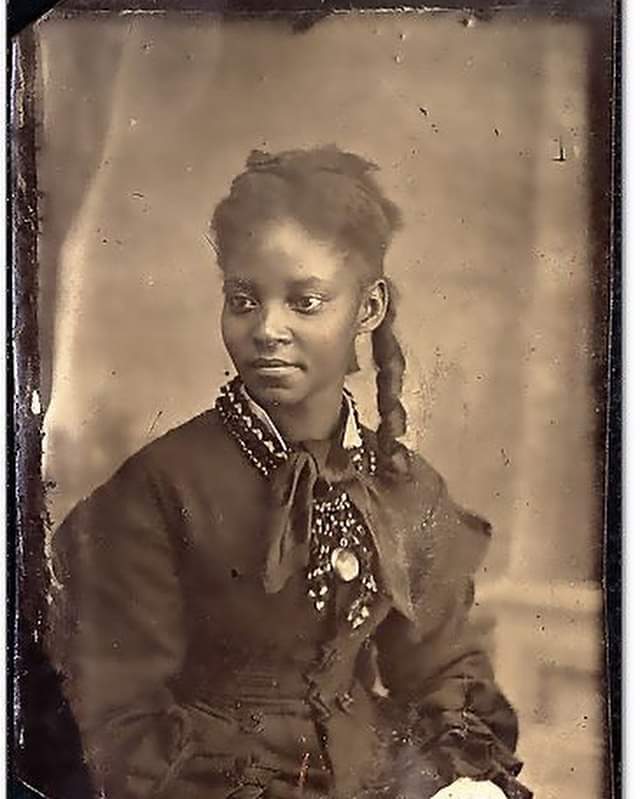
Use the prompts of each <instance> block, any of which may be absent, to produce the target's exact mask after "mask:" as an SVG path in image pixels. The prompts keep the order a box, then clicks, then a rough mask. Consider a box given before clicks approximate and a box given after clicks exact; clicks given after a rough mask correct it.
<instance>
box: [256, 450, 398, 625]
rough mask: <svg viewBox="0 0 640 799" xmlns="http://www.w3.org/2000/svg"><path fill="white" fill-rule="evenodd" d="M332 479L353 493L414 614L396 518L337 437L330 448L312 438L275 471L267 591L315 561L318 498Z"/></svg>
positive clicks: (384, 564) (392, 586)
mask: <svg viewBox="0 0 640 799" xmlns="http://www.w3.org/2000/svg"><path fill="white" fill-rule="evenodd" d="M328 484H332V485H334V486H339V487H340V489H341V490H344V491H346V492H347V493H348V494H349V498H350V499H351V501H352V502H353V504H354V506H355V507H356V508H357V509H358V511H360V514H361V515H362V518H363V520H364V521H365V523H366V524H367V527H368V528H369V532H370V535H371V538H372V542H373V544H374V547H375V549H376V551H377V553H378V555H379V568H380V573H381V577H382V580H383V584H384V585H385V587H386V590H387V591H388V592H389V593H390V594H391V596H393V597H394V599H395V600H396V605H397V606H398V607H399V608H400V609H401V610H402V611H403V612H404V613H405V615H407V616H408V617H410V618H411V617H412V615H413V613H412V611H413V608H412V607H411V600H410V598H409V590H408V582H407V574H406V571H405V568H404V564H403V563H402V560H401V559H400V560H399V559H398V554H399V551H398V543H399V542H398V541H397V540H396V536H395V535H394V532H395V530H394V527H395V525H394V524H393V521H392V520H391V518H389V516H388V514H387V513H386V511H385V505H386V504H387V503H386V502H385V500H384V497H382V496H379V490H378V488H377V486H376V484H375V481H374V480H373V479H372V478H371V477H370V476H369V475H368V474H367V473H366V472H364V473H363V472H360V471H358V470H357V469H356V468H355V466H354V463H353V460H352V459H351V457H350V455H349V453H348V452H346V451H345V450H344V449H342V447H340V446H339V445H336V444H335V443H334V444H333V445H332V446H331V447H330V449H329V451H328V452H327V448H326V442H325V446H323V443H320V442H310V443H307V444H306V445H305V448H304V449H300V450H298V451H296V452H294V453H292V454H291V455H290V456H289V458H288V459H287V460H286V462H284V463H283V464H281V465H280V466H279V467H278V469H277V470H276V471H275V472H274V474H273V476H272V507H271V513H270V518H269V521H268V526H267V538H268V549H267V558H266V563H265V571H264V575H263V583H264V586H265V590H266V591H267V593H277V592H278V591H280V590H281V589H282V588H283V587H284V586H285V585H286V583H287V581H288V579H289V578H290V577H291V576H292V575H293V574H294V573H295V572H297V571H300V570H301V569H304V568H306V567H307V566H308V565H309V561H310V547H311V533H312V523H313V502H314V500H317V499H320V498H321V492H322V490H323V488H324V487H325V486H327V485H328Z"/></svg>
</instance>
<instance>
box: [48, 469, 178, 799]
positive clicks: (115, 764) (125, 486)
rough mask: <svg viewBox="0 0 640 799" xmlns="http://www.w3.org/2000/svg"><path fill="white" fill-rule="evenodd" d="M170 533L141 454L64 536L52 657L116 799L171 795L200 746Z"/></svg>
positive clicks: (57, 566)
mask: <svg viewBox="0 0 640 799" xmlns="http://www.w3.org/2000/svg"><path fill="white" fill-rule="evenodd" d="M168 526H169V525H168V519H167V513H166V512H165V509H164V508H163V499H162V496H161V492H160V491H159V489H158V486H157V485H156V484H155V483H154V480H153V479H152V478H151V476H150V473H149V470H148V469H147V468H146V467H145V465H144V463H142V462H141V459H140V457H139V456H134V458H132V459H131V460H129V461H128V462H127V463H125V465H124V466H123V467H121V469H120V470H119V471H118V472H117V473H116V475H115V476H114V477H113V478H111V480H110V481H109V482H108V483H106V484H105V485H104V486H102V487H101V488H99V489H98V490H97V491H96V492H95V493H94V494H93V495H92V496H91V497H90V498H89V499H87V500H85V501H83V502H82V503H80V504H79V505H78V506H77V507H76V508H75V509H74V510H73V511H72V513H71V514H70V515H69V516H68V517H67V519H66V520H65V521H64V522H63V524H62V525H61V527H60V528H59V529H58V530H57V531H56V533H55V534H54V536H53V543H52V550H53V551H52V559H53V571H54V574H55V577H56V581H57V586H56V587H55V588H54V589H53V593H52V603H51V615H50V623H49V633H48V634H49V642H48V643H49V651H50V654H51V657H52V660H53V662H54V664H55V666H56V667H57V668H58V669H59V671H60V672H61V674H62V677H63V680H64V685H65V692H66V694H67V696H68V698H69V701H70V703H71V707H72V709H73V712H74V716H75V719H76V722H77V724H78V728H79V731H80V735H81V738H82V742H83V748H84V751H85V759H86V760H87V762H88V765H89V767H90V770H91V772H92V775H93V779H94V782H95V787H96V793H97V794H99V795H104V796H106V797H114V799H116V797H117V799H143V797H144V798H145V799H147V797H156V796H160V795H164V794H165V793H166V790H167V789H168V787H169V786H170V783H171V781H172V779H173V776H174V775H175V774H176V773H177V772H178V770H179V768H180V763H181V761H182V760H183V759H184V758H185V756H186V755H187V753H188V749H189V737H190V735H189V726H190V725H189V715H188V713H187V712H186V710H185V709H184V708H182V707H180V706H179V705H178V704H177V703H176V701H175V699H174V697H173V695H172V692H171V689H170V684H171V678H172V677H173V676H174V675H175V674H176V673H177V672H178V671H179V669H180V666H181V664H182V660H183V656H184V653H185V627H184V623H183V607H182V598H181V591H180V586H179V580H178V575H177V569H176V557H175V553H174V551H173V549H172V542H171V539H170V536H169V531H168ZM101 792H103V793H101Z"/></svg>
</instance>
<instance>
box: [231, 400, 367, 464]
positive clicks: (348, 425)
mask: <svg viewBox="0 0 640 799" xmlns="http://www.w3.org/2000/svg"><path fill="white" fill-rule="evenodd" d="M240 391H241V393H242V396H243V397H244V398H245V399H246V401H247V402H248V404H249V407H250V408H251V411H252V412H253V413H254V414H255V415H256V416H257V417H258V418H259V419H260V421H261V422H262V423H263V424H264V425H265V426H266V428H267V429H268V430H269V431H270V432H271V434H272V435H273V437H274V438H275V439H276V441H278V443H279V444H280V445H281V446H282V448H283V449H287V443H286V441H285V438H284V436H283V435H282V434H281V433H280V431H279V430H278V427H277V425H276V423H275V422H274V421H273V419H272V418H271V417H270V416H269V414H268V413H267V411H266V410H265V409H264V408H263V407H262V405H260V404H258V403H257V402H256V401H255V400H254V399H253V397H252V396H251V395H250V394H249V392H248V391H247V389H246V388H245V386H244V385H242V386H241V388H240ZM342 401H343V407H344V408H346V420H345V422H344V424H343V425H342V437H341V439H340V446H341V447H342V449H344V450H347V451H349V450H354V449H358V447H361V446H362V444H363V441H362V436H361V435H360V429H359V425H358V419H357V415H356V408H355V403H354V401H353V399H352V397H351V395H350V394H349V393H348V392H347V391H343V392H342ZM306 443H307V444H308V442H306ZM312 446H313V445H312Z"/></svg>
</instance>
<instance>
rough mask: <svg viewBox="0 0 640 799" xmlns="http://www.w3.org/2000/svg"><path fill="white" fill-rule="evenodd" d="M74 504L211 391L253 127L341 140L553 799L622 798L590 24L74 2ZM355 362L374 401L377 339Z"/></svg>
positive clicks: (65, 425)
mask: <svg viewBox="0 0 640 799" xmlns="http://www.w3.org/2000/svg"><path fill="white" fill-rule="evenodd" d="M37 31H38V39H39V67H40V69H39V81H40V89H41V92H42V98H43V99H42V104H41V106H42V126H41V128H40V142H39V146H40V150H39V159H40V160H39V175H38V179H39V184H40V186H39V188H40V190H41V191H42V193H43V196H42V209H43V222H42V231H43V233H42V237H41V241H40V290H41V291H40V294H41V296H40V300H41V304H40V320H41V349H42V367H43V368H42V384H41V391H40V395H39V396H38V397H35V396H34V412H39V413H42V414H44V426H45V431H46V437H45V440H44V458H43V470H44V474H45V477H46V479H47V480H49V481H51V483H52V486H51V488H50V491H49V508H50V513H51V516H52V520H53V523H54V524H55V523H56V522H57V521H59V520H60V519H61V518H62V517H63V515H64V514H65V513H66V512H67V510H68V509H69V508H70V507H71V505H72V504H73V503H74V502H75V501H76V500H77V499H79V498H80V497H81V496H83V495H85V494H87V493H88V492H89V491H90V490H91V489H92V488H94V487H95V486H96V485H97V484H98V483H100V482H101V481H103V480H104V479H106V478H107V477H108V476H109V474H110V473H111V472H112V471H113V469H114V468H115V467H116V466H117V465H118V464H119V463H120V462H121V461H122V460H123V459H124V458H125V457H126V456H127V455H129V454H130V453H132V452H133V451H135V450H136V449H138V448H139V447H141V446H142V445H144V444H145V443H146V442H148V441H149V440H151V439H152V438H154V437H156V436H158V435H160V434H162V433H163V432H164V431H166V430H167V429H169V428H171V427H173V426H175V425H176V424H178V423H180V422H181V421H183V420H186V419H187V418H189V417H190V416H192V415H194V414H196V413H198V412H199V411H201V410H202V409H204V408H206V407H207V406H209V405H211V403H212V402H213V399H214V397H215V394H216V391H217V387H218V385H219V384H220V383H221V382H222V381H224V380H225V377H224V371H225V369H227V368H229V362H228V359H227V357H226V355H225V353H224V351H223V347H222V342H221V339H220V335H219V331H218V315H219V310H220V298H219V275H218V273H217V268H216V264H215V260H214V257H213V253H212V251H211V248H210V246H209V244H208V242H207V240H206V238H205V235H204V234H205V231H206V229H207V225H208V220H209V217H210V215H211V212H212V209H213V207H214V206H215V204H216V202H217V201H218V200H219V199H220V198H221V197H222V196H223V194H225V193H226V191H227V188H228V185H229V183H230V180H231V179H232V177H233V176H234V175H235V174H236V173H237V172H238V171H239V170H240V169H241V168H242V166H243V163H244V159H245V157H246V155H247V153H248V152H249V150H251V149H252V148H254V147H258V148H264V149H270V150H274V151H275V150H279V149H282V148H288V147H299V146H311V145H315V144H324V143H331V142H335V143H337V144H338V145H339V146H340V147H342V148H346V149H352V150H354V151H355V152H357V153H360V154H362V155H365V156H368V157H370V158H372V159H373V160H375V161H376V162H378V163H379V165H380V167H381V171H380V180H381V183H382V184H383V186H384V187H385V189H386V190H387V192H388V193H389V195H391V196H392V197H393V198H394V199H395V200H396V202H397V203H398V204H399V205H400V206H401V207H402V209H403V211H404V216H405V222H406V224H405V229H404V231H403V232H402V233H401V235H400V236H399V237H398V239H397V241H396V243H395V244H394V246H393V248H392V250H391V252H390V255H389V258H388V264H387V268H388V272H389V274H390V275H391V276H392V277H393V278H394V280H395V282H396V285H397V286H398V288H399V291H400V294H401V305H400V320H399V331H400V335H401V339H402V341H403V344H404V346H405V349H406V352H407V355H408V361H409V374H408V378H407V381H406V388H405V392H404V399H405V403H406V406H407V408H408V410H409V413H410V422H411V423H410V431H409V435H408V441H409V443H411V444H412V445H413V446H415V447H417V448H418V449H419V450H420V451H421V452H422V453H423V454H424V455H425V456H426V457H427V458H428V459H429V460H430V461H431V462H433V463H434V464H435V465H436V467H437V468H438V469H439V470H440V471H441V472H442V473H443V474H444V475H445V476H446V477H447V479H448V481H449V484H450V486H451V489H452V491H453V493H454V495H455V496H456V497H457V498H458V499H459V500H461V501H462V502H463V503H464V504H466V505H468V506H469V507H471V508H474V509H475V510H477V511H479V512H481V513H482V514H484V515H486V516H487V517H489V518H491V519H492V520H493V522H494V523H495V528H496V532H495V542H494V547H493V552H492V554H491V557H490V559H489V560H488V562H487V564H486V569H485V573H484V575H483V577H482V580H481V586H480V592H479V593H480V598H481V600H483V601H482V602H481V607H482V612H483V613H484V614H485V617H486V618H487V619H489V620H491V619H494V620H495V621H496V623H495V628H494V630H493V645H494V649H495V657H496V669H497V672H498V677H499V679H500V681H501V682H502V683H503V685H504V687H505V689H506V690H507V692H508V693H509V694H510V696H511V697H512V698H513V700H514V702H515V704H516V705H517V706H518V708H519V710H520V713H521V718H522V743H521V755H522V756H523V758H524V759H525V760H526V761H527V766H526V770H525V773H524V779H525V780H528V781H529V783H530V784H531V785H532V787H534V788H536V789H537V791H538V792H537V793H536V796H537V797H538V799H561V797H562V799H565V798H566V797H573V796H576V797H577V796H580V797H581V799H599V797H601V796H604V793H603V789H602V787H601V783H600V773H601V763H602V762H603V752H604V739H603V733H602V730H601V727H600V724H601V710H602V705H603V697H602V691H601V684H600V660H601V655H602V652H601V650H602V634H601V626H600V593H599V588H598V582H597V581H598V579H599V571H600V542H601V535H602V509H601V485H602V479H603V478H602V474H601V469H600V468H599V464H600V460H599V457H598V453H597V452H596V446H595V444H596V441H597V435H596V433H597V431H598V429H599V423H598V414H603V413H604V408H603V407H602V406H601V405H599V404H598V400H597V396H596V393H595V392H594V390H593V385H594V380H595V379H596V375H595V372H594V368H593V365H594V363H595V362H596V361H597V359H598V357H599V356H598V352H597V345H596V344H595V343H594V342H596V341H597V336H596V335H595V331H594V319H595V318H597V317H598V309H597V308H594V303H593V297H594V290H593V281H594V268H596V267H594V264H593V258H592V247H593V242H592V240H591V239H590V220H591V219H592V218H593V212H592V211H593V209H592V203H593V200H594V198H593V197H591V196H590V182H589V163H590V158H592V157H593V153H592V151H591V141H592V134H593V131H591V129H590V127H589V116H588V114H587V109H588V99H589V98H588V95H587V90H588V86H587V66H588V43H587V32H586V28H585V27H584V26H583V25H582V24H581V23H579V22H569V21H563V20H560V19H546V20H545V19H544V18H541V17H537V18H536V17H531V16H530V17H528V18H527V17H525V16H524V15H519V14H515V13H501V14H499V15H497V16H496V17H494V18H492V19H489V20H485V19H482V18H479V19H478V18H467V17H464V16H462V15H461V14H459V13H457V12H448V13H442V12H440V13H415V12H411V13H409V12H406V13H393V14H391V13H357V12H354V13H351V14H341V15H333V16H331V17H329V18H327V19H325V20H323V21H321V22H319V23H318V24H317V25H315V26H313V27H312V28H311V29H309V30H306V31H305V32H298V33H295V32H292V30H291V27H290V25H289V24H288V23H286V22H285V21H277V20H264V19H263V20H256V19H240V20H236V21H226V22H221V21H220V20H217V19H216V18H213V17H211V16H206V15H201V16H193V15H191V16H190V15H187V14H182V15H171V14H167V15H130V14H129V15H121V16H117V15H114V14H106V15H96V16H92V17H88V16H87V15H82V16H79V17H71V18H63V17H61V16H60V15H57V16H52V17H50V18H49V19H46V20H44V21H42V22H41V23H40V24H39V25H38V26H37ZM361 361H362V363H363V365H364V369H363V371H362V372H361V373H360V374H359V375H358V376H357V377H356V378H354V380H353V388H354V390H355V392H356V395H357V397H358V398H359V401H360V405H361V406H362V409H363V413H364V416H365V418H366V419H368V420H370V421H372V422H375V410H374V408H375V403H374V395H373V388H372V385H373V384H372V374H371V369H370V368H368V366H367V364H368V362H369V360H368V353H367V352H362V353H361Z"/></svg>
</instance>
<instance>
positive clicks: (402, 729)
mask: <svg viewBox="0 0 640 799" xmlns="http://www.w3.org/2000/svg"><path fill="white" fill-rule="evenodd" d="M365 436H366V439H367V444H368V446H370V447H372V448H375V446H376V442H375V436H374V435H373V434H372V433H370V432H369V431H365ZM339 450H340V447H339V445H336V444H335V442H334V443H333V444H332V445H331V449H330V450H329V453H328V454H327V456H326V463H325V466H324V468H326V469H328V471H329V472H331V469H332V468H334V467H335V466H336V464H332V462H331V458H332V454H331V453H332V452H333V453H337V455H340V452H339ZM411 462H412V479H411V480H406V481H390V480H388V479H386V478H383V477H382V476H375V477H371V478H368V481H367V483H366V485H365V486H364V488H363V487H362V486H363V485H364V484H361V482H359V481H356V480H354V479H353V475H349V473H348V472H345V474H344V475H343V477H344V484H343V487H344V488H345V489H346V490H347V491H349V492H351V493H353V495H354V496H356V497H357V496H358V492H360V494H361V496H360V500H362V504H363V508H364V511H363V512H364V513H366V515H367V518H368V520H369V521H370V526H371V527H372V529H374V530H375V533H376V536H375V544H376V550H377V558H378V563H379V575H380V582H381V584H382V587H383V590H381V591H380V594H379V596H378V597H377V599H376V602H375V603H374V606H373V608H372V612H371V614H370V616H369V617H368V618H367V620H366V622H365V623H364V624H362V625H361V626H360V627H358V628H357V629H355V630H354V629H353V628H352V627H351V626H350V625H349V624H347V622H346V617H345V613H344V609H345V607H346V606H347V603H348V601H349V591H350V588H349V585H348V584H345V585H344V586H339V587H338V589H337V590H336V592H335V594H334V595H333V597H332V600H331V602H330V604H329V607H328V608H327V610H326V612H324V613H318V612H317V611H316V609H315V608H314V607H313V604H312V602H311V601H310V600H309V597H308V596H307V584H306V580H305V573H304V571H296V572H295V573H293V574H292V575H291V576H290V578H289V579H288V580H287V581H286V583H285V585H284V586H283V587H282V588H281V590H278V591H275V592H271V593H269V592H267V591H265V587H264V580H263V578H264V569H265V562H266V560H267V558H268V556H269V552H268V550H269V546H270V542H269V537H268V535H267V534H266V533H265V525H266V521H265V520H267V519H269V518H270V517H271V516H272V515H273V513H274V509H273V492H272V487H271V485H270V481H269V480H267V479H265V478H264V476H263V475H261V474H260V473H259V471H258V470H257V469H255V468H254V467H253V466H252V465H251V463H250V462H249V461H248V460H247V458H246V457H245V454H243V452H242V451H241V448H240V447H239V446H238V443H237V441H235V440H234V439H233V438H232V437H231V436H230V435H229V432H228V430H227V429H226V428H225V426H224V425H223V424H222V421H221V418H220V416H219V414H218V412H217V411H216V410H211V411H207V412H205V413H204V414H202V415H200V416H198V417H196V418H195V419H192V420H191V421H190V422H187V423H186V424H184V425H182V426H181V427H179V428H177V429H175V430H173V431H171V432H169V433H168V434H166V435H164V436H163V437H162V438H160V439H158V440H157V441H155V442H153V443H152V444H150V445H148V446H147V447H145V448H144V449H143V450H141V451H140V452H139V453H137V454H136V455H134V456H133V457H131V458H130V459H129V460H128V461H127V462H126V463H125V464H124V465H123V466H122V467H121V468H120V469H119V470H118V472H117V473H116V474H115V475H114V476H113V477H112V478H111V479H110V480H109V481H108V482H107V483H106V484H105V485H103V486H102V487H100V488H99V489H97V490H96V491H95V493H94V494H93V495H92V496H91V497H90V498H89V499H87V500H85V501H83V502H82V503H80V505H78V507H77V508H76V509H75V510H74V511H73V512H72V513H71V514H70V516H69V517H68V519H67V520H66V521H65V522H64V523H63V525H62V526H61V527H60V528H59V530H58V531H57V532H56V534H55V536H54V567H55V571H56V574H57V576H58V579H59V580H60V582H61V586H62V587H61V589H60V590H58V591H57V593H56V595H55V601H54V603H53V606H52V616H51V618H52V624H51V636H50V649H51V651H52V653H53V657H54V660H55V662H56V665H57V667H58V668H59V669H60V671H61V672H62V674H63V675H64V678H65V684H66V691H67V695H68V697H69V700H70V702H71V706H72V708H73V712H74V715H75V718H76V721H77V723H78V727H79V730H80V733H81V736H82V740H83V745H84V750H85V755H86V759H87V761H88V763H89V765H90V768H91V770H92V773H93V778H94V784H95V786H96V793H97V794H100V791H102V792H103V793H101V794H100V795H104V796H106V797H109V799H143V798H145V799H146V798H147V797H154V799H161V798H164V799H168V798H169V797H171V798H172V799H174V798H175V799H222V798H223V797H228V796H231V795H234V796H237V797H238V798H239V799H245V798H246V799H253V797H258V796H262V795H264V796H266V797H278V796H282V797H290V796H294V795H295V796H309V797H315V796H331V797H336V799H350V797H355V796H363V797H364V796H371V797H384V796H389V797H399V796H407V797H410V799H412V798H413V797H414V796H415V797H416V799H427V797H429V796H431V795H432V794H433V793H434V792H435V791H436V790H437V789H438V788H439V787H441V786H443V785H445V784H447V783H449V782H451V781H452V780H454V779H455V778H457V777H459V776H469V777H473V778H476V779H493V780H494V781H495V782H496V783H497V784H499V785H500V786H501V787H502V789H503V790H504V791H505V792H506V793H507V795H508V796H509V797H510V799H524V798H525V797H530V796H531V794H530V793H529V792H528V791H527V790H526V789H525V788H524V787H522V786H521V785H520V783H519V782H518V781H517V780H516V775H517V773H518V771H519V769H520V765H521V764H520V763H519V761H518V760H517V759H516V758H515V756H514V754H513V751H514V748H515V744H516V737H517V723H516V717H515V714H514V712H513V710H512V709H511V707H510V705H509V704H508V702H507V701H506V700H505V699H504V697H503V696H502V694H501V693H500V691H499V690H498V688H497V687H496V684H495V682H494V678H493V674H492V670H491V666H490V664H489V662H488V660H487V657H486V656H485V654H484V652H483V649H482V646H481V644H480V642H479V640H478V638H477V636H476V635H475V634H474V632H473V630H472V628H471V626H470V625H469V623H468V620H467V613H468V610H469V607H470V605H471V603H472V599H473V574H474V572H475V570H476V569H477V567H478V565H479V563H480V561H481V559H482V557H483V555H484V552H485V550H486V547H487V544H488V536H489V532H490V531H489V527H488V525H487V524H486V523H485V522H483V521H482V520H480V519H478V518H477V517H475V516H472V515H470V514H468V513H466V512H465V511H463V510H461V509H460V508H459V507H458V506H457V505H455V504H454V503H453V502H452V501H451V500H450V498H449V497H448V495H447V492H446V490H445V487H444V484H443V481H442V479H441V478H440V477H439V475H438V474H437V473H436V472H435V471H434V470H433V469H432V468H431V467H430V466H428V465H427V464H426V463H425V462H424V461H423V460H422V459H421V458H419V457H418V456H413V455H412V456H411ZM333 478H334V479H336V473H335V468H334V473H333ZM363 492H364V493H363ZM365 493H366V496H365ZM294 523H295V519H294ZM382 686H383V687H382Z"/></svg>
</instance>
